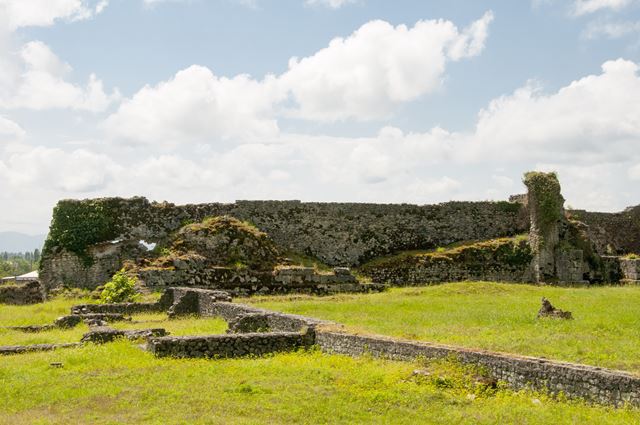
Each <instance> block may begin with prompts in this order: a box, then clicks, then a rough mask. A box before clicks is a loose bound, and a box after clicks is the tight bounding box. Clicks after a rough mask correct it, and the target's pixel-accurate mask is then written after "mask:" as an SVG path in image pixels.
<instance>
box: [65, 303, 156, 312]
mask: <svg viewBox="0 0 640 425" xmlns="http://www.w3.org/2000/svg"><path fill="white" fill-rule="evenodd" d="M165 310H166V308H165V306H163V305H161V304H159V303H117V304H80V305H74V306H73V307H71V314H74V315H85V314H90V313H96V314H127V315H131V314H137V313H151V312H164V311H165Z"/></svg>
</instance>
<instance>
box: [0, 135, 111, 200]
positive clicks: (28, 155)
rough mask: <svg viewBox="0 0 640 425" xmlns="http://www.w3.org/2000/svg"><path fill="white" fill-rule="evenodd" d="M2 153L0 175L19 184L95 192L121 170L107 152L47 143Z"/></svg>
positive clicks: (63, 190)
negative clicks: (48, 144) (67, 148)
mask: <svg viewBox="0 0 640 425" xmlns="http://www.w3.org/2000/svg"><path fill="white" fill-rule="evenodd" d="M3 156H4V157H3V159H2V160H0V177H1V178H2V179H3V180H4V181H6V182H8V183H9V184H10V185H11V186H14V187H19V188H28V187H38V188H47V189H49V190H55V191H62V192H65V193H79V192H80V193H84V192H95V191H97V190H100V189H104V188H105V187H106V186H107V184H108V183H109V182H110V181H111V180H112V178H113V177H114V176H115V175H116V174H117V173H118V171H119V170H120V167H119V166H118V165H116V164H115V163H114V162H113V161H112V160H111V159H110V158H109V157H107V156H106V155H102V154H97V153H94V152H90V151H88V150H84V149H78V150H74V151H72V152H66V151H64V150H62V149H58V148H47V147H45V146H35V147H32V146H21V147H18V148H15V147H14V148H13V149H10V150H9V152H7V153H5V155H3Z"/></svg>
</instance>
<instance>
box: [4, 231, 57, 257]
mask: <svg viewBox="0 0 640 425" xmlns="http://www.w3.org/2000/svg"><path fill="white" fill-rule="evenodd" d="M46 237H47V235H27V234H24V233H18V232H0V252H5V251H7V252H25V251H33V250H34V249H36V248H38V249H39V250H40V251H42V245H44V240H45V238H46Z"/></svg>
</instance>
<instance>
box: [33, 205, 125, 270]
mask: <svg viewBox="0 0 640 425" xmlns="http://www.w3.org/2000/svg"><path fill="white" fill-rule="evenodd" d="M114 208H115V205H113V202H112V200H110V199H93V200H83V201H75V200H63V201H60V202H58V204H57V205H56V206H55V207H54V208H53V218H52V220H51V226H50V228H49V235H48V236H47V239H46V241H45V243H44V249H43V254H49V253H50V252H51V250H52V249H54V248H55V247H59V248H62V249H66V250H68V251H71V252H73V253H75V254H76V255H78V256H79V257H80V258H81V259H82V261H83V262H84V263H85V265H86V266H89V265H91V257H90V256H89V254H88V252H87V248H88V247H89V246H90V245H93V244H96V243H98V242H104V241H108V240H112V239H114V238H115V237H117V236H118V235H117V233H116V226H115V222H114V216H115V214H114Z"/></svg>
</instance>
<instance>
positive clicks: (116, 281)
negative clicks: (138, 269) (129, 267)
mask: <svg viewBox="0 0 640 425" xmlns="http://www.w3.org/2000/svg"><path fill="white" fill-rule="evenodd" d="M136 283H137V279H136V278H135V277H131V276H129V275H128V274H127V272H126V271H125V269H121V270H119V271H117V272H116V274H114V275H113V277H112V278H111V280H110V281H109V282H107V283H105V284H104V289H103V290H102V293H101V294H100V303H102V304H110V303H124V302H134V301H137V300H138V298H140V296H139V294H138V293H137V291H136V289H135V286H136Z"/></svg>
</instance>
